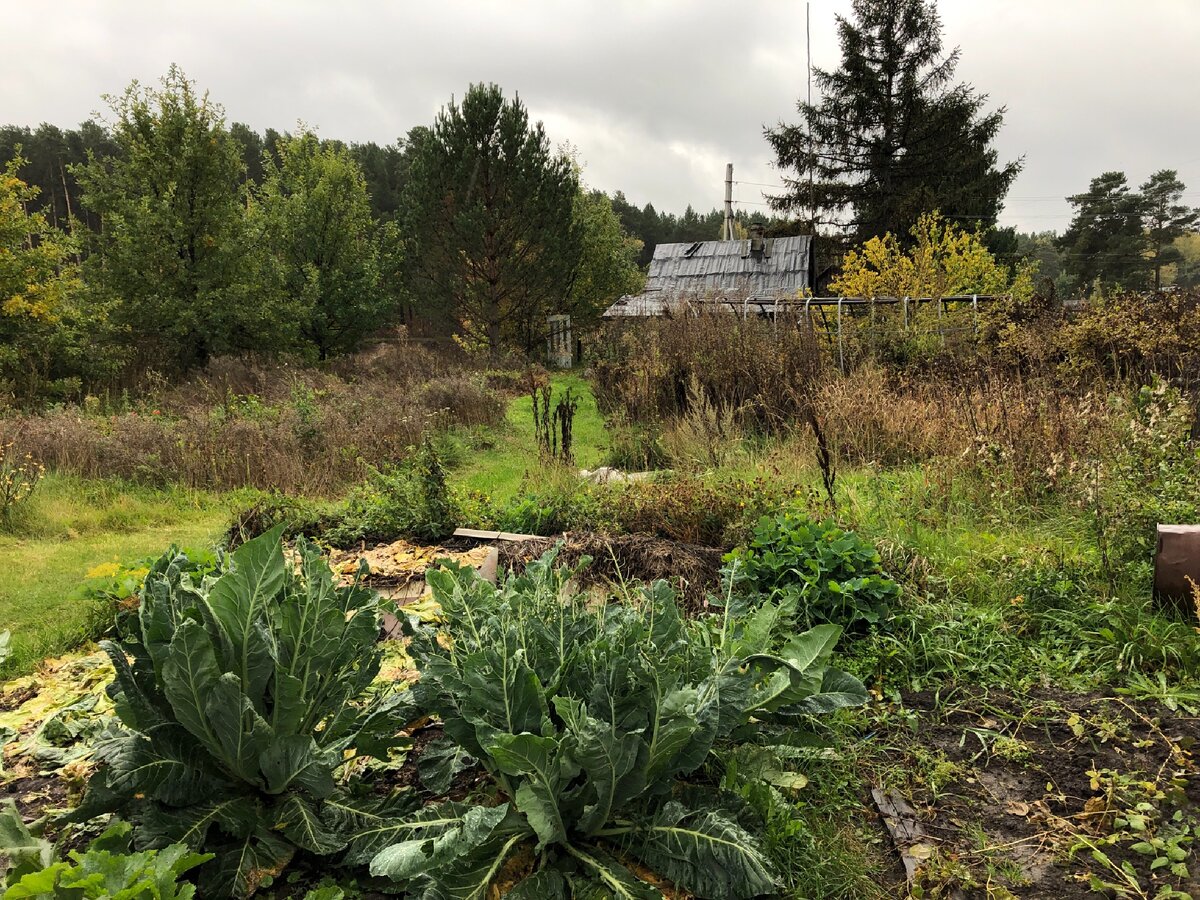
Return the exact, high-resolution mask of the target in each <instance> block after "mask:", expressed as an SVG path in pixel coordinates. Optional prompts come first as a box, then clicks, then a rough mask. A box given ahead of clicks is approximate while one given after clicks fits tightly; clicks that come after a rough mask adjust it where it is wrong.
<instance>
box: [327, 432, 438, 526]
mask: <svg viewBox="0 0 1200 900" xmlns="http://www.w3.org/2000/svg"><path fill="white" fill-rule="evenodd" d="M457 520H458V512H457V509H456V508H455V505H454V502H453V500H452V498H451V496H450V491H449V489H448V488H447V486H446V472H445V470H444V469H443V468H442V463H441V460H440V459H439V457H438V453H437V450H436V449H435V448H434V445H433V442H432V441H431V440H430V439H429V437H428V436H426V438H425V439H424V441H422V443H421V446H420V447H419V448H418V449H417V451H416V452H415V453H413V455H412V456H411V457H410V458H409V459H407V460H406V461H405V462H403V463H401V464H400V465H399V466H396V467H394V468H390V469H386V470H378V469H372V470H371V472H370V475H369V477H368V479H367V481H366V483H365V484H363V485H360V486H359V487H358V488H356V489H355V490H354V491H352V492H351V494H350V496H349V497H348V498H347V500H346V508H345V511H344V512H343V513H342V514H341V516H340V517H339V520H338V521H337V523H336V524H335V525H333V526H332V527H330V528H329V529H328V530H327V531H326V532H325V533H324V535H323V536H324V537H325V539H326V540H328V541H330V542H331V543H333V544H336V545H338V546H346V545H349V544H353V543H355V542H356V541H361V540H386V541H391V540H395V539H396V538H398V537H415V538H421V539H423V540H439V539H441V538H444V537H446V536H448V535H449V534H450V533H451V532H453V531H454V529H455V527H457Z"/></svg>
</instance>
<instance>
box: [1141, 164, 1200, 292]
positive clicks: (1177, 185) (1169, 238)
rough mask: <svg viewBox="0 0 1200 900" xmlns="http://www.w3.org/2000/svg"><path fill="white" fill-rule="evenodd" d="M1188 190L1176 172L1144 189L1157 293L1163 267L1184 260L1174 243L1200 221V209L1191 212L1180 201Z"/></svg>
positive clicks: (1155, 177)
mask: <svg viewBox="0 0 1200 900" xmlns="http://www.w3.org/2000/svg"><path fill="white" fill-rule="evenodd" d="M1186 189H1187V188H1186V186H1185V185H1184V183H1183V182H1182V181H1180V180H1179V173H1178V172H1176V171H1175V170H1174V169H1162V170H1160V171H1158V172H1155V173H1154V174H1153V175H1151V176H1150V179H1149V180H1148V181H1147V182H1146V183H1145V184H1143V185H1142V197H1143V199H1144V201H1145V207H1144V212H1143V224H1144V225H1145V228H1146V240H1147V242H1148V243H1149V245H1150V247H1149V257H1150V262H1151V265H1152V266H1153V267H1154V289H1155V290H1156V291H1157V290H1159V289H1160V288H1161V287H1162V270H1163V266H1166V265H1169V264H1171V263H1177V262H1179V261H1180V260H1181V259H1182V258H1183V257H1182V254H1181V253H1180V251H1179V248H1178V247H1176V246H1175V245H1174V244H1175V239H1176V238H1178V237H1182V236H1183V235H1184V234H1185V233H1187V231H1188V230H1189V229H1191V228H1192V227H1194V226H1195V224H1196V222H1197V221H1200V209H1190V208H1189V207H1187V206H1184V205H1183V204H1182V203H1180V202H1179V201H1180V200H1181V199H1183V192H1184V191H1185V190H1186Z"/></svg>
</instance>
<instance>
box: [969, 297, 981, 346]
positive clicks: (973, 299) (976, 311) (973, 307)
mask: <svg viewBox="0 0 1200 900" xmlns="http://www.w3.org/2000/svg"><path fill="white" fill-rule="evenodd" d="M971 310H972V311H973V313H974V315H973V317H972V318H973V319H974V321H975V337H976V338H978V337H979V295H978V294H972V295H971Z"/></svg>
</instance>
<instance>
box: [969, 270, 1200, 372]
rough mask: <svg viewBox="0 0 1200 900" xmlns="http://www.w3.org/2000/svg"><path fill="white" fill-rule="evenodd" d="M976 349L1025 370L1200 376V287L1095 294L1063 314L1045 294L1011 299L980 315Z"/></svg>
mask: <svg viewBox="0 0 1200 900" xmlns="http://www.w3.org/2000/svg"><path fill="white" fill-rule="evenodd" d="M980 335H981V342H980V346H981V349H982V350H983V351H984V353H985V354H987V355H988V357H990V359H991V360H993V361H994V362H995V363H997V364H999V365H1003V366H1008V367H1010V368H1015V369H1019V370H1021V371H1023V372H1027V373H1028V372H1034V373H1037V372H1046V371H1047V370H1052V371H1055V372H1056V373H1057V374H1059V375H1060V376H1062V377H1064V378H1067V379H1070V380H1071V381H1074V382H1076V383H1080V384H1083V385H1085V386H1090V385H1093V384H1095V383H1096V381H1098V380H1103V381H1108V382H1111V381H1126V382H1129V381H1133V382H1137V383H1139V384H1148V383H1149V382H1150V381H1151V380H1152V379H1153V377H1154V376H1156V375H1158V376H1160V377H1163V378H1169V379H1175V380H1178V381H1180V382H1181V383H1183V384H1184V386H1191V387H1194V386H1195V385H1196V384H1197V383H1200V293H1197V292H1196V291H1194V290H1193V291H1172V292H1163V293H1134V292H1125V293H1119V294H1112V295H1104V294H1102V293H1097V294H1096V295H1094V296H1093V297H1092V298H1090V299H1089V300H1088V301H1087V302H1086V303H1084V304H1083V305H1082V306H1081V307H1079V308H1078V309H1075V310H1072V311H1071V312H1070V313H1069V314H1068V313H1067V312H1066V311H1065V310H1064V309H1063V308H1062V306H1061V304H1059V303H1057V302H1055V301H1054V300H1053V299H1052V298H1049V297H1032V298H1028V299H1021V298H1017V299H1014V300H1012V301H1010V302H1008V303H1003V304H995V305H991V306H989V307H988V308H987V309H986V310H985V312H984V314H983V315H982V316H981V331H980Z"/></svg>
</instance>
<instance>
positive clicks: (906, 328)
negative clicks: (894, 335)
mask: <svg viewBox="0 0 1200 900" xmlns="http://www.w3.org/2000/svg"><path fill="white" fill-rule="evenodd" d="M904 330H905V331H908V298H907V297H905V298H904Z"/></svg>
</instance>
